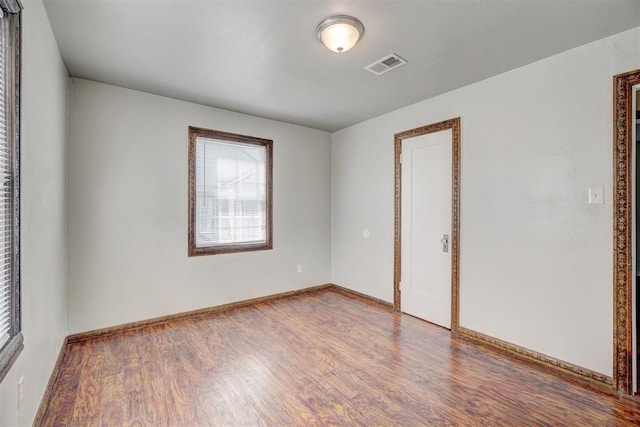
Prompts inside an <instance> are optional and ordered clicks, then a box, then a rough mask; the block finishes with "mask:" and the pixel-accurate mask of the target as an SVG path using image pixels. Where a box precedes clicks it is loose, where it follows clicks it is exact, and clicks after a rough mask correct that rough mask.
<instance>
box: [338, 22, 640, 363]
mask: <svg viewBox="0 0 640 427" xmlns="http://www.w3.org/2000/svg"><path fill="white" fill-rule="evenodd" d="M638 40H640V28H636V29H634V30H631V31H627V32H624V33H621V34H618V35H615V36H613V37H609V38H607V39H603V40H600V41H597V42H595V43H592V44H589V45H586V46H583V47H580V48H577V49H574V50H571V51H568V52H565V53H562V54H559V55H556V56H553V57H551V58H547V59H545V60H542V61H539V62H536V63H533V64H530V65H527V66H525V67H522V68H520V69H516V70H513V71H511V72H508V73H505V74H502V75H499V76H496V77H493V78H490V79H488V80H485V81H482V82H479V83H476V84H473V85H471V86H467V87H465V88H462V89H459V90H456V91H453V92H450V93H447V94H444V95H442V96H439V97H436V98H432V99H429V100H426V101H423V102H420V103H418V104H414V105H412V106H409V107H406V108H403V109H401V110H397V111H395V112H392V113H390V114H387V115H384V116H381V117H378V118H375V119H372V120H369V121H367V122H364V123H360V124H358V125H355V126H352V127H350V128H347V129H344V130H341V131H339V132H336V133H335V134H333V154H332V156H333V166H332V167H333V187H332V206H333V210H332V221H333V232H332V281H333V282H334V283H337V284H340V285H343V286H346V287H349V288H352V289H354V290H357V291H360V292H364V293H366V294H370V295H372V296H375V297H378V298H382V299H384V300H387V301H392V300H393V296H392V295H393V294H392V290H393V180H394V178H393V164H394V163H393V135H394V133H396V132H399V131H403V130H407V129H411V128H414V127H418V126H421V125H426V124H429V123H433V122H437V121H440V120H444V119H448V118H452V117H457V116H461V118H462V130H461V138H462V140H461V143H462V147H461V150H462V154H461V156H462V157H461V162H462V172H461V275H460V286H461V290H460V299H461V306H460V323H461V326H464V327H467V328H470V329H473V330H476V331H479V332H482V333H485V334H488V335H491V336H494V337H497V338H500V339H502V340H506V341H508V342H511V343H514V344H518V345H521V346H524V347H526V348H529V349H532V350H535V351H538V352H541V353H544V354H547V355H549V356H552V357H556V358H558V359H561V360H565V361H568V362H572V363H575V364H577V365H580V366H584V367H587V368H589V369H593V370H595V371H598V372H601V373H604V374H607V375H611V374H612V335H613V326H612V324H613V320H612V317H613V313H612V300H613V295H612V289H613V284H612V264H613V262H612V255H611V254H612V244H613V243H612V240H613V238H612V174H613V172H612V156H613V152H612V145H613V142H612V138H613V137H612V115H613V113H612V96H613V95H612V77H613V75H614V74H617V73H621V72H625V71H629V70H632V69H636V68H640V43H638ZM428 78H429V76H425V79H428ZM595 186H604V188H605V204H604V205H588V204H587V188H588V187H595ZM363 228H369V229H370V230H371V237H370V238H369V239H363V238H362V234H361V230H362V229H363Z"/></svg>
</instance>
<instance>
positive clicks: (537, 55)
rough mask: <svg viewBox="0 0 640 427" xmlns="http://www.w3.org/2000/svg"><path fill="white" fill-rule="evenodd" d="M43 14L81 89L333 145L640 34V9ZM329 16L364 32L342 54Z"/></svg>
mask: <svg viewBox="0 0 640 427" xmlns="http://www.w3.org/2000/svg"><path fill="white" fill-rule="evenodd" d="M44 3H45V6H46V9H47V12H48V15H49V20H50V21H51V27H52V29H53V32H54V35H55V37H56V39H57V41H58V45H59V47H60V51H61V54H62V57H63V59H64V62H65V64H66V66H67V68H68V70H69V73H70V75H71V76H74V77H81V78H85V79H90V80H96V81H100V82H105V83H110V84H114V85H118V86H122V87H126V88H131V89H137V90H141V91H145V92H150V93H155V94H158V95H164V96H168V97H172V98H176V99H182V100H185V101H190V102H195V103H199V104H204V105H210V106H214V107H220V108H224V109H228V110H233V111H239V112H243V113H248V114H253V115H257V116H262V117H267V118H271V119H276V120H280V121H283V122H289V123H295V124H299V125H302V126H308V127H312V128H316V129H322V130H326V131H335V130H338V129H342V128H344V127H346V126H349V125H351V124H354V123H358V122H360V121H363V120H366V119H369V118H371V117H375V116H378V115H380V114H383V113H386V112H389V111H393V110H395V109H397V108H400V107H403V106H406V105H409V104H412V103H414V102H417V101H420V100H423V99H427V98H430V97H433V96H435V95H438V94H441V93H444V92H448V91H450V90H452V89H456V88H458V87H461V86H464V85H468V84H470V83H473V82H476V81H479V80H482V79H485V78H487V77H489V76H492V75H496V74H499V73H502V72H504V71H507V70H510V69H513V68H516V67H519V66H522V65H525V64H528V63H531V62H533V61H536V60H538V59H541V58H544V57H547V56H551V55H553V54H555V53H558V52H561V51H564V50H567V49H570V48H573V47H576V46H580V45H583V44H586V43H589V42H591V41H594V40H597V39H600V38H603V37H606V36H608V35H611V34H615V33H618V32H621V31H624V30H627V29H630V28H633V27H636V26H639V25H640V0H535V1H534V0H499V1H493V0H431V1H417V0H414V1H398V0H395V1H392V0H387V1H373V0H368V1H346V0H345V1H304V0H298V1H294V0H289V1H276V0H253V1H246V0H232V1H228V0H227V1H220V0H218V1H213V0H211V1H206V0H155V1H153V0H45V2H44ZM332 14H349V15H353V16H355V17H357V18H359V19H360V20H361V21H362V22H363V24H364V26H365V34H364V37H363V38H362V39H361V41H360V42H359V43H358V44H357V45H356V46H355V47H354V48H353V49H352V50H351V51H349V52H346V53H344V54H337V53H333V52H330V51H329V50H327V49H326V48H325V47H324V46H322V45H321V44H320V42H318V40H317V39H316V37H315V27H316V25H317V24H318V23H319V22H320V21H321V20H322V19H324V18H325V17H327V16H329V15H332ZM639 43H640V40H639ZM392 52H395V53H397V54H398V55H400V56H401V57H403V58H404V59H406V60H407V61H409V63H408V64H406V65H404V66H402V67H400V68H398V69H396V70H393V71H390V72H388V73H386V74H384V75H382V76H375V75H373V74H371V73H369V72H367V71H365V70H364V69H363V67H364V66H366V65H369V64H370V63H371V62H373V61H375V60H377V59H379V58H381V57H383V56H385V55H387V54H389V53H392ZM598 59H599V58H593V60H594V61H597V60H598ZM523 84H526V82H523Z"/></svg>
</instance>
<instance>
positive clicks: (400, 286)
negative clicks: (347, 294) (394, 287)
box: [398, 282, 402, 290]
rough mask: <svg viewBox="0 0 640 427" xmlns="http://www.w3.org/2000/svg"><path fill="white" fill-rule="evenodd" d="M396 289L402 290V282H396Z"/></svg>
mask: <svg viewBox="0 0 640 427" xmlns="http://www.w3.org/2000/svg"><path fill="white" fill-rule="evenodd" d="M398 289H399V290H402V282H398Z"/></svg>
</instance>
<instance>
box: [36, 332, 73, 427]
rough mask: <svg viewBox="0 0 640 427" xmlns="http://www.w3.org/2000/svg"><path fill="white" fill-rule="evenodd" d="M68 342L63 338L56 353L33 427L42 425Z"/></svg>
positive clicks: (67, 339) (66, 338)
mask: <svg viewBox="0 0 640 427" xmlns="http://www.w3.org/2000/svg"><path fill="white" fill-rule="evenodd" d="M68 342H69V338H68V337H65V338H64V340H62V346H61V347H60V352H59V353H58V359H57V360H56V364H55V365H54V366H53V371H51V376H50V377H49V382H48V383H47V388H46V389H45V390H44V394H43V395H42V400H40V406H38V412H36V417H35V418H34V420H33V425H34V426H39V425H42V421H43V419H44V414H45V413H46V412H47V408H48V407H49V401H50V400H51V395H52V394H53V387H54V386H55V384H56V381H57V380H58V373H59V372H60V367H61V366H62V361H63V360H64V355H65V352H66V351H67V344H68Z"/></svg>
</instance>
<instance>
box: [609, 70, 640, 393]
mask: <svg viewBox="0 0 640 427" xmlns="http://www.w3.org/2000/svg"><path fill="white" fill-rule="evenodd" d="M638 84H640V69H639V70H635V71H631V72H628V73H624V74H618V75H617V76H614V77H613V106H614V112H613V167H614V171H613V386H614V388H615V389H616V390H618V391H620V392H621V393H625V394H633V330H632V321H633V320H632V319H633V318H632V316H633V311H634V310H633V307H632V306H631V305H632V302H631V295H632V294H631V289H632V286H633V283H634V278H633V276H632V244H633V238H632V235H631V233H632V232H633V230H632V221H633V209H632V206H631V201H632V194H631V191H632V190H633V181H632V179H633V177H632V175H631V173H632V169H633V158H632V155H633V144H634V141H632V139H631V138H632V135H633V131H632V126H633V119H634V108H633V105H632V100H633V86H635V85H638Z"/></svg>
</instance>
